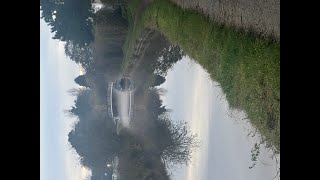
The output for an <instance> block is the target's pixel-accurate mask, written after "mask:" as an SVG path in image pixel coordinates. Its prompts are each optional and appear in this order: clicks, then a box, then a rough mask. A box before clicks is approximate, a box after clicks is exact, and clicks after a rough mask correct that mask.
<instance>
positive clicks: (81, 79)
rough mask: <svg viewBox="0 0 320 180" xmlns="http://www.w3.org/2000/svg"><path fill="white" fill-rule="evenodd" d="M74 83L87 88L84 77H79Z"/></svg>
mask: <svg viewBox="0 0 320 180" xmlns="http://www.w3.org/2000/svg"><path fill="white" fill-rule="evenodd" d="M74 82H76V83H77V84H78V85H79V86H85V87H89V85H88V83H87V80H86V76H85V75H79V76H78V77H76V78H75V79H74Z"/></svg>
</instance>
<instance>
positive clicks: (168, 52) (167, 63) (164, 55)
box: [154, 44, 184, 76]
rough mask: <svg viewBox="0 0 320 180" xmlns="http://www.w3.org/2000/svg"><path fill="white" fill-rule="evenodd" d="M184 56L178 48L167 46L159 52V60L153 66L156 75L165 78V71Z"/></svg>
mask: <svg viewBox="0 0 320 180" xmlns="http://www.w3.org/2000/svg"><path fill="white" fill-rule="evenodd" d="M183 56H184V52H183V51H182V49H181V48H180V47H179V46H176V45H172V44H171V45H169V46H167V47H166V48H164V49H163V50H162V51H161V52H160V58H159V59H158V61H157V62H156V63H155V64H154V66H155V67H154V68H155V71H156V73H157V74H159V75H162V76H165V75H166V74H167V71H168V70H169V69H170V68H171V67H172V66H173V65H174V64H175V63H176V62H178V61H179V60H181V59H182V57H183Z"/></svg>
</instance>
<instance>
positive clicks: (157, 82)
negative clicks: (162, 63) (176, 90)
mask: <svg viewBox="0 0 320 180" xmlns="http://www.w3.org/2000/svg"><path fill="white" fill-rule="evenodd" d="M165 81H166V79H165V78H164V77H162V76H160V75H156V76H155V79H154V84H153V86H159V85H161V84H162V83H164V82H165Z"/></svg>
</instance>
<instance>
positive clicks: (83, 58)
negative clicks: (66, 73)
mask: <svg viewBox="0 0 320 180" xmlns="http://www.w3.org/2000/svg"><path fill="white" fill-rule="evenodd" d="M64 50H65V54H66V55H67V56H68V57H69V58H70V59H71V60H72V61H74V62H76V63H78V64H81V66H82V67H83V68H84V69H85V70H86V71H88V70H92V68H93V64H94V59H93V55H92V49H91V47H90V46H89V45H81V44H79V43H76V42H73V41H67V42H66V44H65V46H64Z"/></svg>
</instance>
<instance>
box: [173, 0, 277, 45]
mask: <svg viewBox="0 0 320 180" xmlns="http://www.w3.org/2000/svg"><path fill="white" fill-rule="evenodd" d="M171 1H172V2H174V3H176V4H177V5H179V6H180V7H182V8H184V9H193V10H196V11H198V12H200V13H203V14H205V15H207V16H209V17H210V19H212V20H214V21H216V22H219V23H222V24H226V25H229V26H236V27H239V28H241V29H244V30H248V29H250V28H252V29H253V31H255V32H256V33H258V34H261V35H263V36H272V37H274V38H275V39H276V40H278V41H280V0H171Z"/></svg>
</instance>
